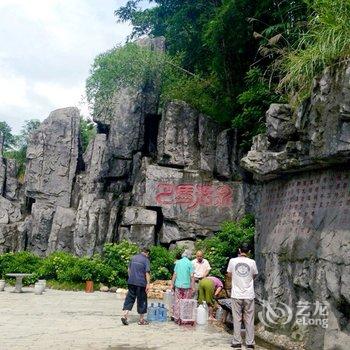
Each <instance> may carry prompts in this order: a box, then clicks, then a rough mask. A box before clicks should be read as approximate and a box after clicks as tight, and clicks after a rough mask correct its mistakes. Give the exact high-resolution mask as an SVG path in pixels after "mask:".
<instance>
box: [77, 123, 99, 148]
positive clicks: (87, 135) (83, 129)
mask: <svg viewBox="0 0 350 350" xmlns="http://www.w3.org/2000/svg"><path fill="white" fill-rule="evenodd" d="M95 135H96V125H95V123H94V122H93V121H92V120H91V119H84V118H82V117H81V118H80V141H81V147H82V150H83V152H85V150H86V148H87V146H88V145H89V142H90V141H91V139H93V137H94V136H95Z"/></svg>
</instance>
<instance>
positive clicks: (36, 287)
mask: <svg viewBox="0 0 350 350" xmlns="http://www.w3.org/2000/svg"><path fill="white" fill-rule="evenodd" d="M43 291H44V285H43V284H42V283H39V282H37V283H35V285H34V293H35V295H41V294H43Z"/></svg>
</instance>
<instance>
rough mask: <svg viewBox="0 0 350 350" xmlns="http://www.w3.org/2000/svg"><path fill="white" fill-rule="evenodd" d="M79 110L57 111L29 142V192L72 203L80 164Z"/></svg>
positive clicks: (54, 201)
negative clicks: (73, 189) (72, 193)
mask: <svg viewBox="0 0 350 350" xmlns="http://www.w3.org/2000/svg"><path fill="white" fill-rule="evenodd" d="M78 140H79V111H78V109H77V108H63V109H58V110H55V111H53V112H52V113H51V114H50V115H49V117H48V118H47V119H46V120H45V121H44V122H43V123H42V124H41V126H40V127H39V128H38V130H36V131H35V132H34V133H33V135H32V137H31V138H30V140H29V143H28V150H27V160H28V161H27V169H26V178H25V183H26V196H27V197H30V198H33V199H35V200H43V201H45V202H48V203H51V204H52V205H60V206H63V207H69V206H70V201H71V192H72V186H73V180H74V177H75V174H76V170H77V164H78Z"/></svg>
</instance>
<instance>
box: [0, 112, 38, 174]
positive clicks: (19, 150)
mask: <svg viewBox="0 0 350 350" xmlns="http://www.w3.org/2000/svg"><path fill="white" fill-rule="evenodd" d="M39 126H40V120H38V119H30V120H26V121H25V122H24V125H23V127H22V129H21V133H20V134H19V135H15V136H13V139H14V142H13V148H12V149H7V151H6V152H5V153H4V156H5V157H6V158H9V159H15V160H16V161H17V163H18V173H17V176H18V177H19V178H20V179H21V180H23V176H24V173H25V163H26V157H27V147H28V140H29V137H30V135H31V134H32V133H33V132H34V131H35V130H36V129H37V128H38V127H39Z"/></svg>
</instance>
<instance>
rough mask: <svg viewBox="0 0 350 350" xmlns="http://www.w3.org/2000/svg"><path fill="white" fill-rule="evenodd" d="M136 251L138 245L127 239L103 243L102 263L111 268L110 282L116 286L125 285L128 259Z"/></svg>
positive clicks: (137, 250)
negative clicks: (116, 242) (117, 242)
mask: <svg viewBox="0 0 350 350" xmlns="http://www.w3.org/2000/svg"><path fill="white" fill-rule="evenodd" d="M138 252H139V248H138V246H137V245H136V244H133V243H130V242H127V241H122V242H121V243H119V244H115V243H107V244H105V245H104V249H103V263H104V264H105V265H106V266H108V267H109V268H111V275H110V277H109V283H110V284H112V285H114V286H118V287H126V286H127V280H128V266H129V261H130V258H131V257H132V256H133V255H135V254H136V253H138Z"/></svg>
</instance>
